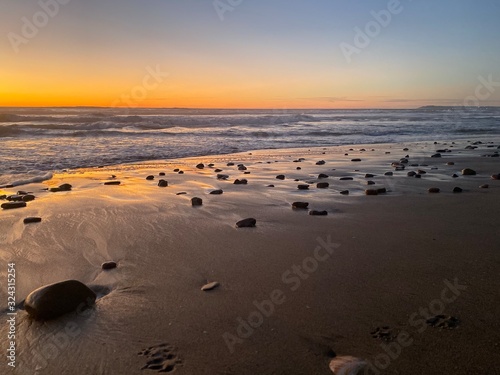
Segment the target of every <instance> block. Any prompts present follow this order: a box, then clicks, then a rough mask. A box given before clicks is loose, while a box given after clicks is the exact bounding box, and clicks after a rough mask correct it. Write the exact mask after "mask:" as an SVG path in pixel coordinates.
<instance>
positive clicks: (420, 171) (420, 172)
mask: <svg viewBox="0 0 500 375" xmlns="http://www.w3.org/2000/svg"><path fill="white" fill-rule="evenodd" d="M417 173H418V174H426V173H427V172H426V171H424V170H423V169H418V170H417Z"/></svg>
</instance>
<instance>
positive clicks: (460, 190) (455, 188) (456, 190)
mask: <svg viewBox="0 0 500 375" xmlns="http://www.w3.org/2000/svg"><path fill="white" fill-rule="evenodd" d="M462 191H463V189H462V188H459V187H458V186H456V187H454V188H453V192H454V193H461V192H462Z"/></svg>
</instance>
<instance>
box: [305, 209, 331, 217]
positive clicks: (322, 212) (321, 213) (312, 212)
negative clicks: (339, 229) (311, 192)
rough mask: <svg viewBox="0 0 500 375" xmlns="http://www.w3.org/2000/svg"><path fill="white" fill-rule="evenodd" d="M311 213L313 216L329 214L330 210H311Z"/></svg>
mask: <svg viewBox="0 0 500 375" xmlns="http://www.w3.org/2000/svg"><path fill="white" fill-rule="evenodd" d="M309 215H311V216H326V215H328V212H327V211H316V210H311V211H309Z"/></svg>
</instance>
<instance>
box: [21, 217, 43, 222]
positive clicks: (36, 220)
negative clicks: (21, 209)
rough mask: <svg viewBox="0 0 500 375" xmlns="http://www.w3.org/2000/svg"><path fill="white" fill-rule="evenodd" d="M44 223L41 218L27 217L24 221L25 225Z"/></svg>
mask: <svg viewBox="0 0 500 375" xmlns="http://www.w3.org/2000/svg"><path fill="white" fill-rule="evenodd" d="M41 221H42V218H41V217H27V218H25V219H24V220H23V223H24V224H31V223H39V222H41Z"/></svg>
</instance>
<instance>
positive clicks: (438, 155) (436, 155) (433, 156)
mask: <svg viewBox="0 0 500 375" xmlns="http://www.w3.org/2000/svg"><path fill="white" fill-rule="evenodd" d="M440 157H441V154H440V153H437V154H434V155H432V156H431V158H440Z"/></svg>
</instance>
